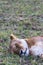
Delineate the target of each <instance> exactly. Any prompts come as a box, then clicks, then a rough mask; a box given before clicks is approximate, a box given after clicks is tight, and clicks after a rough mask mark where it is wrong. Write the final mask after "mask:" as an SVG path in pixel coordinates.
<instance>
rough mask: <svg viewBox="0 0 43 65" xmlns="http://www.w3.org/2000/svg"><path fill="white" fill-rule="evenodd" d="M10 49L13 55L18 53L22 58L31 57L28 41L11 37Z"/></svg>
mask: <svg viewBox="0 0 43 65" xmlns="http://www.w3.org/2000/svg"><path fill="white" fill-rule="evenodd" d="M9 48H10V51H11V53H16V54H18V55H20V56H24V55H25V56H28V55H29V48H28V45H27V43H26V41H25V40H24V39H18V38H16V37H15V36H14V35H11V42H10V46H9Z"/></svg>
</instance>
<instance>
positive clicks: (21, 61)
mask: <svg viewBox="0 0 43 65" xmlns="http://www.w3.org/2000/svg"><path fill="white" fill-rule="evenodd" d="M11 33H13V34H15V35H17V36H18V37H19V38H25V37H32V36H38V35H42V36H43V0H0V65H43V59H41V58H37V57H33V56H29V57H28V58H27V57H26V58H24V57H23V58H20V57H19V56H18V55H16V54H10V53H8V51H7V50H8V49H7V48H8V47H9V44H10V34H11Z"/></svg>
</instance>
